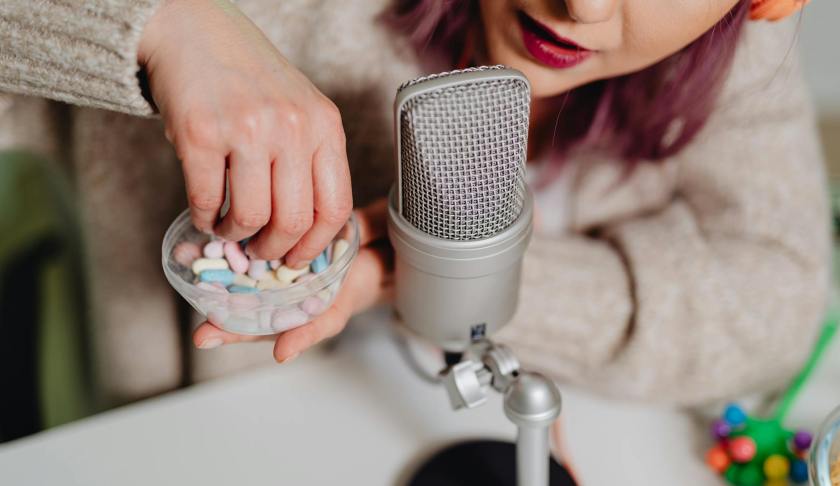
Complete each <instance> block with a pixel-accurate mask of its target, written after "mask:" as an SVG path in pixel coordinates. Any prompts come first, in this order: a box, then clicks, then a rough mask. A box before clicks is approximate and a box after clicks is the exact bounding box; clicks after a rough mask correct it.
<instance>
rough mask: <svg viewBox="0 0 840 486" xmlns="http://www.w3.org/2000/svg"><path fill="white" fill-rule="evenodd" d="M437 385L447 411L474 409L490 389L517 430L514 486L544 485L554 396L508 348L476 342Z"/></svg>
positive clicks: (557, 411)
mask: <svg viewBox="0 0 840 486" xmlns="http://www.w3.org/2000/svg"><path fill="white" fill-rule="evenodd" d="M441 376H442V379H443V380H442V381H443V383H444V386H445V388H446V392H447V394H448V395H449V401H450V403H451V404H452V408H453V409H455V410H458V409H460V408H473V407H477V406H479V405H481V404H483V403H484V402H486V401H487V396H488V393H489V391H490V389H491V388H492V389H493V390H496V391H497V392H499V393H502V395H503V396H504V411H505V415H506V416H507V418H508V419H509V420H510V421H511V422H513V423H514V424H515V425H516V426H517V437H516V484H517V486H547V485H548V484H549V483H548V479H549V478H548V470H549V468H548V465H549V455H550V451H549V445H548V429H549V427H550V426H551V423H552V422H554V420H555V419H557V417H558V416H559V415H560V402H561V400H560V392H559V390H557V387H556V386H555V385H554V383H553V382H552V381H551V380H549V379H548V378H546V377H544V376H543V375H540V374H539V373H532V372H529V371H524V370H522V369H520V367H519V361H518V360H517V359H516V357H515V356H514V355H513V353H512V352H511V350H510V348H508V347H507V346H505V345H503V344H496V343H493V342H492V341H490V340H488V339H482V340H480V341H477V342H475V343H473V344H472V345H470V347H469V348H468V349H467V351H466V352H465V353H464V355H463V357H462V358H461V361H460V362H458V363H455V364H454V365H452V366H449V367H448V368H446V369H445V370H444V371H443V372H442V373H441Z"/></svg>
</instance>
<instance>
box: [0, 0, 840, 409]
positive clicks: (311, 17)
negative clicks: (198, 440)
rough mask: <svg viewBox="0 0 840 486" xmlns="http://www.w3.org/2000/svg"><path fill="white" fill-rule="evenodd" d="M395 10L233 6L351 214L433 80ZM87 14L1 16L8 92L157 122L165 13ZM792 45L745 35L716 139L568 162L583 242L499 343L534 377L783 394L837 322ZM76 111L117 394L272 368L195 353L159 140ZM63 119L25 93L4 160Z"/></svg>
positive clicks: (106, 361)
mask: <svg viewBox="0 0 840 486" xmlns="http://www.w3.org/2000/svg"><path fill="white" fill-rule="evenodd" d="M387 3H388V0H347V1H342V2H337V1H324V0H283V1H282V2H281V1H267V0H241V1H240V2H238V4H239V6H240V7H241V8H242V9H243V11H244V12H245V13H246V14H247V15H248V16H250V17H251V18H252V19H253V20H254V22H255V23H256V24H257V25H258V26H259V27H260V28H261V29H262V30H263V31H264V32H265V34H266V36H267V37H268V38H269V39H270V40H271V41H272V42H273V43H274V44H275V45H276V46H278V48H279V49H280V50H281V52H283V53H284V54H285V55H286V56H287V57H288V58H289V59H290V61H291V62H292V63H293V64H295V65H296V66H298V67H299V68H300V69H301V70H302V71H303V72H304V73H305V74H306V75H307V76H308V77H309V78H310V79H312V80H313V82H314V83H315V84H316V85H317V86H318V87H319V88H320V89H321V90H322V91H323V92H324V93H325V94H326V95H327V96H329V97H330V98H331V99H333V100H334V101H335V102H336V104H337V106H338V107H339V108H340V109H341V112H342V117H343V120H344V126H345V130H346V134H347V147H348V156H349V159H350V161H351V173H352V177H353V185H354V198H355V200H356V202H357V203H364V202H365V201H370V200H371V199H372V198H375V197H379V196H384V195H385V193H386V191H387V189H388V187H389V185H390V183H391V181H392V178H393V164H394V161H393V151H392V150H393V148H392V146H391V144H392V140H391V134H392V116H393V115H392V106H391V103H392V102H393V97H394V93H395V90H396V87H397V86H399V84H400V83H401V82H403V81H405V80H407V79H410V78H412V77H414V76H415V75H416V74H418V73H419V71H420V67H419V63H417V61H416V59H415V58H414V57H413V56H412V54H411V51H410V50H408V49H406V48H405V47H406V46H405V42H404V39H401V38H399V37H396V36H394V35H393V34H392V33H390V32H388V31H387V30H386V29H384V28H383V27H382V26H381V24H379V23H377V21H376V18H377V15H378V14H379V12H381V11H382V9H383V8H384V7H385V5H386V4H387ZM82 4H83V5H84V7H73V8H71V7H70V6H69V5H70V2H69V0H67V2H66V3H63V4H62V3H58V2H46V1H34V2H33V1H26V0H5V1H3V2H2V3H0V18H2V20H3V23H2V24H0V46H2V52H1V53H0V83H2V84H0V89H5V90H9V91H14V92H18V93H27V94H34V95H42V96H47V97H51V98H53V99H61V100H65V101H70V102H74V103H78V104H84V105H89V106H99V107H108V108H112V109H116V110H120V111H125V112H129V113H138V114H146V113H149V112H150V108H149V106H148V105H147V104H146V103H145V102H144V101H143V100H142V98H141V96H140V92H139V88H138V85H137V82H136V78H135V71H136V70H137V66H136V62H135V55H136V53H135V50H136V44H137V38H138V35H139V32H140V30H141V29H142V26H143V24H144V22H145V20H146V19H147V18H148V16H149V15H150V14H151V12H152V10H153V7H154V2H150V1H142V2H129V1H106V0H92V1H90V0H89V1H85V2H82ZM794 42H795V19H791V20H790V21H787V22H784V23H775V24H770V23H767V22H762V23H752V24H750V25H748V26H747V28H746V32H745V36H744V38H743V40H742V43H741V45H740V46H739V47H738V52H737V56H736V61H735V65H734V68H733V70H732V73H731V75H730V77H729V79H728V81H727V83H726V86H725V89H724V92H723V94H722V97H721V99H720V100H719V103H718V106H717V108H716V110H715V112H714V114H713V116H712V117H711V119H710V120H709V123H708V124H707V126H706V127H705V128H704V130H703V131H702V133H701V134H700V135H699V136H698V137H697V139H696V140H694V141H693V142H692V143H691V144H690V146H688V147H687V148H686V149H685V150H684V151H682V152H681V153H679V154H678V155H677V156H675V157H673V158H672V159H671V160H668V161H666V162H665V163H664V164H660V165H653V164H642V165H641V166H640V167H639V168H638V169H637V170H636V171H635V172H634V173H633V174H632V175H630V176H629V177H627V178H623V172H622V170H623V167H624V165H623V164H622V163H621V161H617V160H612V159H610V158H607V157H603V156H599V155H598V154H587V153H584V154H580V156H579V157H576V158H575V159H574V160H571V161H570V162H569V163H570V172H569V173H570V174H574V175H573V180H571V181H570V183H569V198H568V199H569V204H568V207H567V208H565V209H564V210H565V211H567V212H568V216H569V218H568V219H569V221H570V227H569V228H568V230H567V231H566V233H565V234H562V235H560V236H556V235H552V236H548V235H536V236H535V237H534V238H533V240H532V243H531V246H530V248H529V249H528V251H527V253H526V255H525V263H524V269H523V287H522V291H521V301H520V308H519V312H518V314H517V315H516V317H515V319H514V320H513V322H511V323H510V324H509V325H508V326H507V327H506V328H504V329H502V331H501V332H500V333H499V335H498V336H497V338H498V339H499V340H501V341H504V342H506V343H508V344H510V345H511V346H512V347H513V349H514V351H515V352H516V353H517V355H518V357H519V358H520V360H521V361H522V362H523V363H524V364H526V365H527V366H529V367H532V368H536V369H538V370H542V371H544V372H547V373H548V374H550V376H552V377H554V378H556V379H558V380H562V381H567V382H574V383H579V384H581V385H583V386H586V387H589V388H595V389H598V390H600V391H602V392H604V393H607V394H611V395H618V396H623V397H628V396H629V397H635V398H644V399H658V400H666V401H670V402H676V403H682V404H692V403H699V402H703V401H707V400H712V399H718V398H721V397H731V396H733V395H734V394H738V393H742V392H743V393H745V392H748V391H752V390H764V389H770V388H774V387H779V386H780V385H783V384H784V382H785V381H786V380H787V379H788V378H789V377H790V376H791V375H792V374H793V373H794V372H795V370H796V369H797V367H798V366H799V365H800V364H801V363H802V362H803V360H804V357H805V356H806V355H807V353H808V351H809V348H810V346H811V343H812V342H813V337H814V336H815V334H816V330H817V328H818V326H819V324H820V321H821V318H822V313H823V311H824V309H825V302H826V299H827V295H828V288H829V269H830V224H829V208H828V198H827V188H826V179H825V174H824V171H823V166H822V156H821V153H820V150H819V143H818V140H817V138H816V129H815V124H814V115H813V111H812V110H811V107H810V100H809V99H808V96H807V92H806V90H805V87H804V82H803V80H802V77H801V74H800V71H799V67H798V65H797V62H796V58H797V56H796V55H795V52H791V50H790V48H791V46H792V44H794ZM0 109H2V107H0ZM73 115H74V116H73V123H74V126H73V127H72V131H71V133H72V140H71V141H70V142H71V143H70V144H71V145H72V146H73V152H72V157H71V158H72V159H74V167H75V170H76V180H77V184H78V190H79V193H80V195H81V206H82V208H83V213H84V214H83V216H84V221H85V234H86V241H87V243H88V244H87V250H88V254H89V269H90V275H91V278H92V284H91V289H92V294H93V295H92V300H93V302H94V303H95V305H94V307H93V308H94V312H95V315H96V318H97V322H96V329H97V334H96V335H97V347H96V348H97V349H98V350H99V351H98V355H97V359H98V363H99V365H100V369H101V370H103V376H105V381H104V385H103V386H104V387H105V388H106V390H105V393H106V394H110V395H116V396H118V397H119V398H120V399H131V398H135V397H138V396H143V395H147V394H150V393H156V392H159V391H161V390H164V389H166V388H171V387H173V386H175V385H176V384H177V383H178V378H179V369H178V363H180V362H181V360H186V359H193V366H188V367H187V368H191V369H192V370H193V377H196V378H203V377H207V376H212V375H217V374H219V373H220V372H223V371H224V370H225V369H232V368H235V367H236V364H235V363H236V362H242V359H245V360H253V359H255V356H260V357H261V358H262V359H263V361H264V362H270V361H271V356H270V353H269V352H267V350H265V349H259V350H252V349H249V348H248V347H247V346H244V345H241V346H238V347H227V346H225V347H222V348H219V349H216V350H213V351H210V352H207V351H201V352H199V353H198V355H199V358H198V359H195V357H191V356H183V355H181V354H180V351H179V344H178V337H177V329H178V327H177V326H178V322H177V321H176V317H175V316H176V312H175V311H174V309H175V307H174V304H173V303H174V302H175V300H174V299H177V297H176V296H174V295H172V293H171V292H170V291H169V289H168V288H167V287H166V283H165V281H164V279H163V277H162V272H161V270H160V255H159V251H160V240H161V238H162V234H163V230H164V228H165V227H166V225H167V224H168V223H169V222H170V221H171V220H172V219H173V218H174V216H175V215H176V214H177V212H178V211H179V210H180V209H182V208H183V206H184V205H185V201H184V198H183V195H182V193H180V191H181V190H182V188H181V187H180V186H181V179H180V175H179V174H178V167H177V162H176V161H175V160H174V154H173V152H172V150H171V148H170V147H169V146H168V145H167V143H166V140H165V138H164V137H163V133H162V132H163V130H162V127H161V124H160V122H159V121H158V120H138V119H137V118H133V117H129V116H125V115H119V114H115V113H110V112H104V111H99V110H89V109H77V110H75V111H74V113H73ZM49 116H50V111H49V110H46V109H44V105H43V103H34V102H33V100H31V99H30V100H21V99H15V100H14V102H13V103H12V106H11V108H7V112H6V114H5V115H3V114H2V113H0V144H3V143H15V140H17V141H18V142H19V143H26V144H29V145H28V146H33V147H34V148H36V149H39V150H42V149H43V146H44V145H50V144H51V145H52V146H57V147H58V148H59V149H60V148H61V147H62V145H61V144H56V143H55V139H54V137H51V136H48V135H45V136H44V139H43V140H41V141H39V140H37V139H35V138H33V137H32V136H31V134H32V133H44V134H49V133H51V132H50V131H49V130H48V128H49V127H51V126H57V125H58V124H57V123H56V120H54V119H50V118H49ZM38 120H41V121H38ZM23 124H26V126H25V127H24V126H23ZM4 131H5V133H4ZM6 134H9V135H6ZM15 134H17V135H15ZM16 136H17V138H15V137H16ZM572 169H573V170H572ZM539 209H540V211H542V213H543V214H547V213H548V212H550V211H552V208H550V207H548V208H547V207H542V208H539ZM127 278H130V280H131V283H130V284H129V283H126V279H127ZM138 311H139V312H138ZM260 353H261V354H260ZM235 354H240V355H242V356H238V357H233V355H235ZM228 358H230V359H228ZM240 358H242V359H240Z"/></svg>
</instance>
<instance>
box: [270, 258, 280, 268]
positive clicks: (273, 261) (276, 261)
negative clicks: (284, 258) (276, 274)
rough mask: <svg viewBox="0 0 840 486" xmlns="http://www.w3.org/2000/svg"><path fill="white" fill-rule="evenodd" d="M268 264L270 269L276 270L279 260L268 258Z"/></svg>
mask: <svg viewBox="0 0 840 486" xmlns="http://www.w3.org/2000/svg"><path fill="white" fill-rule="evenodd" d="M268 266H269V267H271V269H272V270H277V269H278V268H280V260H269V262H268Z"/></svg>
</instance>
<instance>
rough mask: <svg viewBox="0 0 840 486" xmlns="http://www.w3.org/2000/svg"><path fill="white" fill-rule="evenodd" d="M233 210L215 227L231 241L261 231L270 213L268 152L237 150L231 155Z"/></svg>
mask: <svg viewBox="0 0 840 486" xmlns="http://www.w3.org/2000/svg"><path fill="white" fill-rule="evenodd" d="M229 172H230V175H229V177H230V210H229V211H228V213H227V214H226V215H225V217H224V218H223V219H222V221H221V222H220V223H219V224H218V226H217V227H216V229H215V232H216V234H217V235H219V236H221V237H222V238H224V239H226V240H228V241H239V240H242V239H245V238H248V237H249V236H252V235H253V234H254V233H256V232H257V231H259V230H260V228H262V227H263V226H265V225H266V223H268V220H269V217H270V216H271V166H270V163H269V158H268V154H267V152H265V153H263V154H261V153H259V151H256V150H248V149H237V150H234V151H233V152H232V153H231V155H230V171H229Z"/></svg>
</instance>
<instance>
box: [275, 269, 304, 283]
mask: <svg viewBox="0 0 840 486" xmlns="http://www.w3.org/2000/svg"><path fill="white" fill-rule="evenodd" d="M307 273H309V265H307V266H305V267H303V268H301V269H300V270H293V269H291V268H289V267H287V266H286V265H281V266H280V268H278V269H277V271H276V272H274V275H275V276H276V277H277V280H279V281H281V282H284V283H286V284H290V283H292V282H294V281H295V279H296V278H298V277H300V276H301V275H306V274H307Z"/></svg>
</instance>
